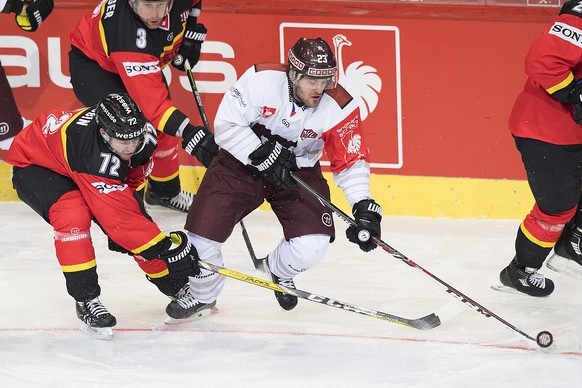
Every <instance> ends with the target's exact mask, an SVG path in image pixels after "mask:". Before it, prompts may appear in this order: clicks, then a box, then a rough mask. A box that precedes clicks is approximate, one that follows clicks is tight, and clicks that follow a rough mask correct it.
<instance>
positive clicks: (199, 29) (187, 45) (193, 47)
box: [172, 23, 208, 71]
mask: <svg viewBox="0 0 582 388" xmlns="http://www.w3.org/2000/svg"><path fill="white" fill-rule="evenodd" d="M189 24H190V23H188V24H186V31H184V39H182V43H181V44H180V48H179V49H178V53H177V54H176V56H175V57H174V60H173V61H172V66H174V67H175V68H176V69H178V70H181V71H184V70H185V69H184V61H185V60H188V62H189V63H190V66H191V67H194V65H195V64H197V63H198V61H199V60H200V50H201V49H202V43H203V42H204V40H205V39H206V32H207V31H208V30H207V29H206V27H204V24H195V25H193V26H191V27H190V25H189Z"/></svg>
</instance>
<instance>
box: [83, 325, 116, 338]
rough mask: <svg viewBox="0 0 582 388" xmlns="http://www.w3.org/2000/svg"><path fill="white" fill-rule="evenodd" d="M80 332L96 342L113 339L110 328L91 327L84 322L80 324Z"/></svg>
mask: <svg viewBox="0 0 582 388" xmlns="http://www.w3.org/2000/svg"><path fill="white" fill-rule="evenodd" d="M80 329H81V331H82V332H83V333H85V334H87V335H89V336H90V337H91V338H95V339H98V340H110V339H111V338H113V329H111V328H110V327H92V326H89V325H87V324H86V323H84V322H81V327H80Z"/></svg>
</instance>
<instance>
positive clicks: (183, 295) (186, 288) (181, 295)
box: [174, 283, 190, 300]
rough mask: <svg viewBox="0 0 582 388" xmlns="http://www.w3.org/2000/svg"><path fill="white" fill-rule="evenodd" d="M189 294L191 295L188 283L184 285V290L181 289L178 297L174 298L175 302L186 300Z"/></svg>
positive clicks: (177, 294) (177, 293)
mask: <svg viewBox="0 0 582 388" xmlns="http://www.w3.org/2000/svg"><path fill="white" fill-rule="evenodd" d="M188 294H190V284H189V283H186V284H184V286H182V288H180V290H179V291H178V292H176V295H175V296H174V300H180V299H182V298H186V297H187V296H188Z"/></svg>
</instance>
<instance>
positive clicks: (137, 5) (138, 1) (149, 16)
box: [133, 0, 170, 29]
mask: <svg viewBox="0 0 582 388" xmlns="http://www.w3.org/2000/svg"><path fill="white" fill-rule="evenodd" d="M169 2H170V0H159V1H146V0H135V2H134V3H133V10H134V12H135V13H136V14H137V16H139V18H140V19H141V21H142V22H144V24H145V25H146V27H147V28H149V29H156V28H158V27H159V26H160V24H161V23H162V20H163V19H164V17H165V16H166V15H167V14H168V5H169Z"/></svg>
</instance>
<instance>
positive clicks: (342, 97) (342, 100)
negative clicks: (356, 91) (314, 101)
mask: <svg viewBox="0 0 582 388" xmlns="http://www.w3.org/2000/svg"><path fill="white" fill-rule="evenodd" d="M325 94H327V95H328V96H330V97H331V98H332V99H333V100H334V101H335V102H337V104H338V105H339V107H340V108H341V109H343V108H345V106H346V105H348V104H349V102H350V101H352V100H353V97H352V95H351V94H349V93H348V91H347V90H345V89H344V87H343V86H341V85H340V84H338V85H337V86H336V87H335V88H333V89H330V90H326V91H325Z"/></svg>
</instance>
